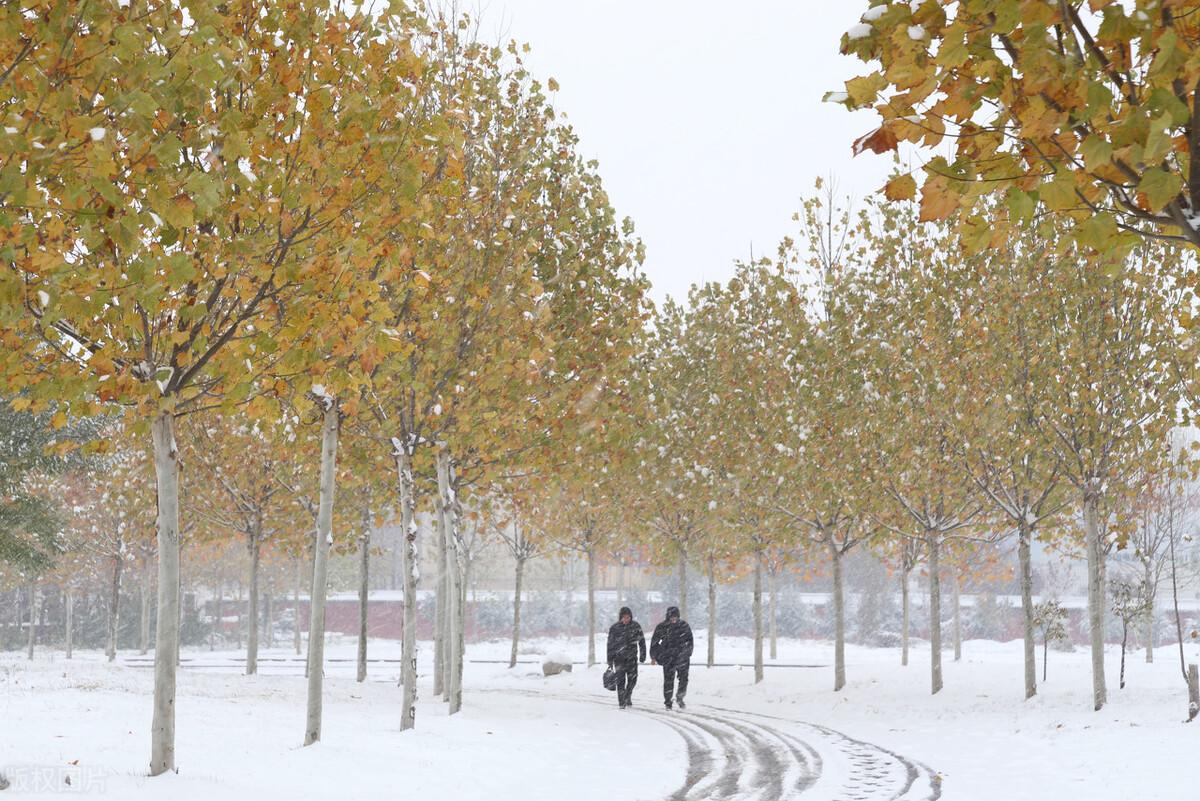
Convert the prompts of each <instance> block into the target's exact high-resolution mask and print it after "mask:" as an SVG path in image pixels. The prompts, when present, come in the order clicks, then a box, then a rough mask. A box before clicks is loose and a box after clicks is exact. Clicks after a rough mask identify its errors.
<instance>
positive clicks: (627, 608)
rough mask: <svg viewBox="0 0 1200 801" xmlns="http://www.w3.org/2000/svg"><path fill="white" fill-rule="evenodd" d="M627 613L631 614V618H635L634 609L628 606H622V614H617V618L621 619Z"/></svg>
mask: <svg viewBox="0 0 1200 801" xmlns="http://www.w3.org/2000/svg"><path fill="white" fill-rule="evenodd" d="M626 615H629V619H630V620H633V610H632V609H630V608H629V607H628V606H622V607H621V612H620V614H618V615H617V620H620V619H621V618H623V617H625V616H626Z"/></svg>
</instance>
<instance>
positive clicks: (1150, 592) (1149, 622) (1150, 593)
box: [1145, 562, 1158, 664]
mask: <svg viewBox="0 0 1200 801" xmlns="http://www.w3.org/2000/svg"><path fill="white" fill-rule="evenodd" d="M1145 586H1146V590H1145V592H1146V598H1147V600H1148V603H1149V609H1147V610H1146V664H1152V663H1153V662H1154V598H1155V596H1156V595H1157V594H1158V593H1157V589H1158V588H1157V587H1155V586H1154V577H1153V573H1152V572H1151V568H1150V563H1149V562H1147V563H1146V578H1145Z"/></svg>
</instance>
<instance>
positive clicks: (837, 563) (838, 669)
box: [826, 533, 846, 692]
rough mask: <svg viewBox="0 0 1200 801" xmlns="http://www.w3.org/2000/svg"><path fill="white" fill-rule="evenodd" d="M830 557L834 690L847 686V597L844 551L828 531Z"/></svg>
mask: <svg viewBox="0 0 1200 801" xmlns="http://www.w3.org/2000/svg"><path fill="white" fill-rule="evenodd" d="M826 537H827V538H828V542H829V558H830V560H831V562H832V563H833V598H832V602H833V691H834V692H838V691H840V690H841V689H842V688H843V687H845V686H846V597H845V589H844V587H843V586H842V584H843V582H842V551H841V549H840V548H838V547H837V543H835V542H834V540H833V534H832V533H827V534H826Z"/></svg>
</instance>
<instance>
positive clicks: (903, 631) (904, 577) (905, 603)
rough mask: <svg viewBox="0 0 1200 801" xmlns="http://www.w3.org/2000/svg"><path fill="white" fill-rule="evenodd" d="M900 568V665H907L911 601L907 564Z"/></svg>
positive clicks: (902, 559)
mask: <svg viewBox="0 0 1200 801" xmlns="http://www.w3.org/2000/svg"><path fill="white" fill-rule="evenodd" d="M901 561H904V562H905V563H904V564H902V565H901V566H900V610H901V611H900V665H901V666H902V667H905V666H907V665H908V632H909V628H910V627H911V625H912V601H911V598H910V597H909V593H908V564H907V561H905V560H904V557H901Z"/></svg>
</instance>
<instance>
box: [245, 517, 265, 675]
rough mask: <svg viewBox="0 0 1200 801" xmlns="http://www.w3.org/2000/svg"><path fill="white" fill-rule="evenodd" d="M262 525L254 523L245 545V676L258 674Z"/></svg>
mask: <svg viewBox="0 0 1200 801" xmlns="http://www.w3.org/2000/svg"><path fill="white" fill-rule="evenodd" d="M261 530H262V524H261V523H260V522H256V523H255V524H254V531H252V532H251V533H250V538H249V541H248V542H247V543H246V544H247V545H248V546H249V549H250V582H249V584H250V614H249V623H250V628H249V629H247V631H246V675H247V676H253V675H254V674H255V673H257V672H258V568H259V566H260V565H261V564H262V536H261V534H260V532H261Z"/></svg>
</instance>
